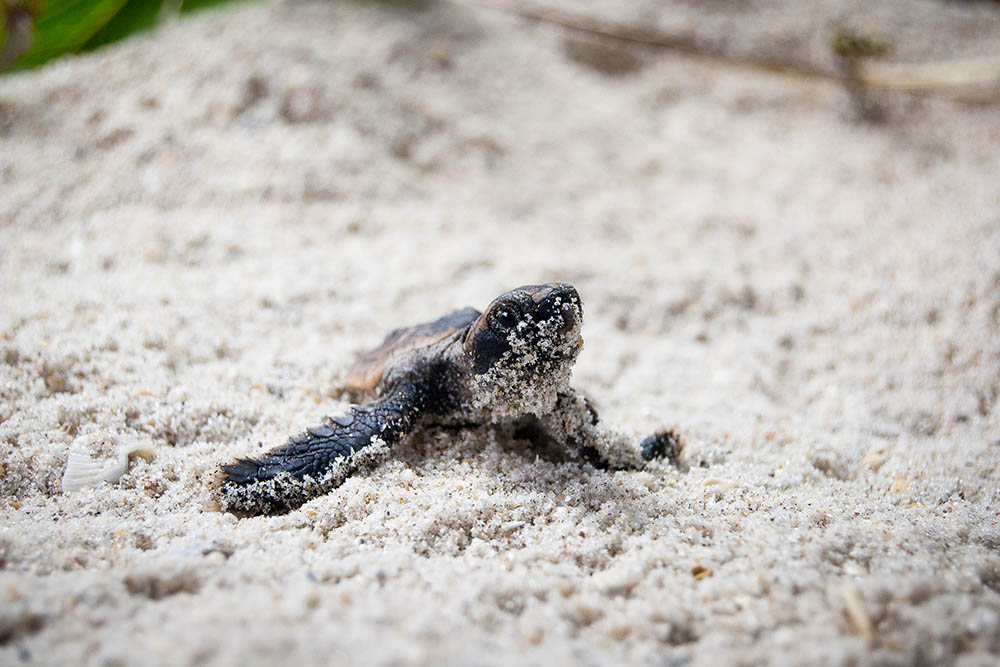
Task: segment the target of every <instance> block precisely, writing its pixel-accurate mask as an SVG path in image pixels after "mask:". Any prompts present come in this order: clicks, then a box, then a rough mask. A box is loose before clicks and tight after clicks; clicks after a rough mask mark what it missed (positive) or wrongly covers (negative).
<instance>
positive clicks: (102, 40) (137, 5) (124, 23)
mask: <svg viewBox="0 0 1000 667" xmlns="http://www.w3.org/2000/svg"><path fill="white" fill-rule="evenodd" d="M162 8H163V0H126V2H125V6H124V7H122V8H121V9H120V10H118V13H117V14H115V15H114V17H112V19H111V20H110V21H108V22H107V23H105V24H104V26H103V27H102V28H101V29H100V30H98V31H97V32H95V33H94V35H93V36H92V37H91V38H90V39H88V40H87V43H86V44H84V45H83V50H84V51H93V50H94V49H96V48H98V47H101V46H104V45H105V44H110V43H111V42H115V41H118V40H119V39H121V38H122V37H127V36H129V35H131V34H132V33H135V32H139V31H140V30H147V29H149V28H152V27H153V26H154V25H156V21H157V19H158V18H159V17H160V10H161V9H162Z"/></svg>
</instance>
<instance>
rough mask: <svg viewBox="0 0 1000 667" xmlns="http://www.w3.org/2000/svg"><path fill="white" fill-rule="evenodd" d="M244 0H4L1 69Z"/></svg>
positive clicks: (42, 60) (33, 63)
mask: <svg viewBox="0 0 1000 667" xmlns="http://www.w3.org/2000/svg"><path fill="white" fill-rule="evenodd" d="M238 1H240V0H0V71H2V70H5V69H15V70H17V69H27V68H29V67H37V66H38V65H41V64H42V63H45V62H47V61H49V60H51V59H53V58H56V57H58V56H61V55H63V54H65V53H76V52H80V51H90V50H93V49H96V48H98V47H101V46H104V45H105V44H110V43H111V42H114V41H117V40H119V39H121V38H123V37H127V36H128V35H131V34H133V33H135V32H138V31H140V30H145V29H147V28H151V27H152V26H154V25H156V23H157V22H159V21H161V20H162V19H164V18H166V17H168V16H171V15H175V14H185V13H187V12H192V11H196V10H199V9H205V8H207V7H213V6H216V5H221V4H225V3H229V2H238Z"/></svg>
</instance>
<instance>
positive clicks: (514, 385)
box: [462, 283, 583, 413]
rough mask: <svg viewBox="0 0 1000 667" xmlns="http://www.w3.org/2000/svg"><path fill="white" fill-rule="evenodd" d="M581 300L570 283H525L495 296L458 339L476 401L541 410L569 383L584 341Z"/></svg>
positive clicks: (512, 409) (504, 409)
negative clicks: (473, 383) (473, 380)
mask: <svg viewBox="0 0 1000 667" xmlns="http://www.w3.org/2000/svg"><path fill="white" fill-rule="evenodd" d="M582 324H583V306H582V304H581V303H580V295H579V294H577V292H576V289H575V288H574V287H573V286H572V285H567V284H566V283H546V284H544V285H525V286H523V287H518V288H517V289H513V290H511V291H509V292H507V293H506V294H501V295H500V296H499V297H497V298H496V299H494V301H493V303H491V304H490V305H489V306H488V307H487V308H486V310H484V311H483V313H482V315H480V316H479V317H478V318H477V319H476V320H475V321H474V322H473V323H472V324H471V325H470V326H469V330H468V332H467V333H466V334H465V337H464V339H463V341H462V346H463V350H464V352H465V355H466V358H467V359H469V360H470V362H471V365H472V371H473V373H474V376H475V378H476V384H477V393H478V394H480V397H479V401H478V402H480V403H481V404H483V405H486V404H487V403H489V404H490V405H493V406H494V407H496V408H498V409H500V411H501V412H503V413H512V412H519V411H523V412H540V411H541V412H544V411H547V410H545V409H544V406H542V405H537V402H538V401H537V400H536V399H540V398H541V397H542V395H543V394H544V395H545V401H544V402H546V403H547V402H549V400H550V399H549V395H551V401H554V400H555V394H556V392H557V391H558V390H559V389H561V388H564V387H565V386H567V385H568V384H569V376H570V371H571V370H572V367H573V362H574V361H575V360H576V356H577V354H578V353H579V352H580V348H581V347H582V345H583V338H582V337H581V336H580V329H581V326H582Z"/></svg>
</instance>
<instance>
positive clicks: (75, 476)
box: [62, 435, 153, 493]
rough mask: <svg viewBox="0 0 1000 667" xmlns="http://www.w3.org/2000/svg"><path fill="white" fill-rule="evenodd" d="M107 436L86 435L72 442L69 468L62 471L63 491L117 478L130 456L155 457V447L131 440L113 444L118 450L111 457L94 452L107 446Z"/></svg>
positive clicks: (126, 466)
mask: <svg viewBox="0 0 1000 667" xmlns="http://www.w3.org/2000/svg"><path fill="white" fill-rule="evenodd" d="M107 442H108V440H107V439H106V438H104V437H102V436H100V435H83V436H80V437H79V438H77V439H76V440H74V441H73V444H71V445H70V446H69V458H68V459H67V460H66V471H65V472H63V477H62V490H63V492H64V493H69V492H70V491H76V490H78V489H82V488H84V487H86V486H91V485H93V484H97V483H99V482H117V481H118V480H119V479H121V476H122V475H124V474H125V471H126V470H128V461H129V456H131V455H132V454H137V455H139V456H142V457H143V458H152V456H153V448H152V447H151V446H149V445H147V444H142V443H136V442H133V443H130V444H124V445H122V444H119V445H117V446H114V445H112V446H113V447H114V449H115V453H114V455H113V456H112V457H110V458H108V457H105V458H94V455H95V453H97V452H99V451H100V450H102V449H103V450H106V449H107V445H105V446H103V447H102V446H101V445H104V444H105V443H107Z"/></svg>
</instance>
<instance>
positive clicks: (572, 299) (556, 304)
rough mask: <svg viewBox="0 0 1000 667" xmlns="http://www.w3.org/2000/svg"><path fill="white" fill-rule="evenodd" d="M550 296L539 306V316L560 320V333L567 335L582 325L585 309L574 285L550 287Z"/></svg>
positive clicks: (559, 284)
mask: <svg viewBox="0 0 1000 667" xmlns="http://www.w3.org/2000/svg"><path fill="white" fill-rule="evenodd" d="M549 287H550V288H549V291H548V294H546V295H545V298H544V299H543V300H542V303H541V304H539V308H538V314H539V316H540V317H541V319H544V320H551V319H554V318H557V317H558V318H559V319H560V320H561V323H560V324H559V333H560V334H567V333H569V332H570V331H572V330H573V328H574V327H575V326H576V325H577V324H579V323H580V320H581V319H582V316H583V308H582V306H581V305H580V295H579V294H577V292H576V289H575V288H574V287H573V286H572V285H567V284H565V283H555V284H553V285H551V286H549Z"/></svg>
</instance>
